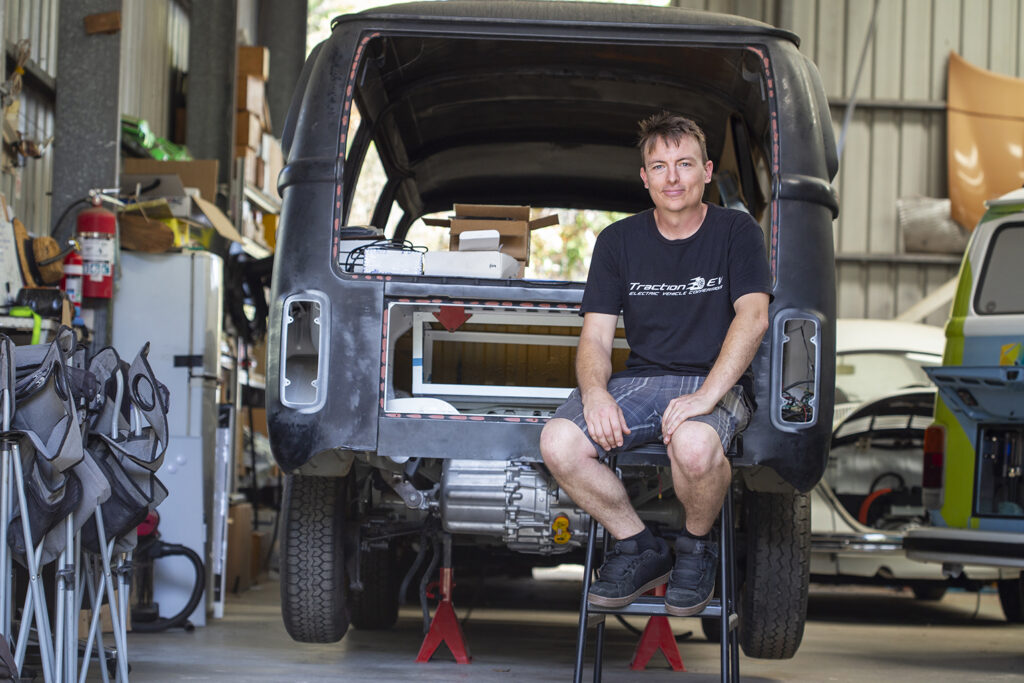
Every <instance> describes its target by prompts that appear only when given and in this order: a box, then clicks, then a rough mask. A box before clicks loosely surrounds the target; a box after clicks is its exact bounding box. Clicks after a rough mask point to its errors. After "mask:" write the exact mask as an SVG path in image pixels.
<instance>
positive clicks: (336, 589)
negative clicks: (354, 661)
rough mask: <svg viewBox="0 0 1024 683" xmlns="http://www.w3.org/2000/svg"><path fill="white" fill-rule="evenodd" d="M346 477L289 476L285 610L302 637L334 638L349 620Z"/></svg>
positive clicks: (288, 624) (293, 631)
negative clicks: (346, 563)
mask: <svg viewBox="0 0 1024 683" xmlns="http://www.w3.org/2000/svg"><path fill="white" fill-rule="evenodd" d="M342 483H343V480H342V479H340V478H334V477H305V476H300V475H289V476H287V477H286V478H285V483H284V499H283V501H282V510H283V513H284V515H283V517H282V527H281V529H282V531H281V534H282V536H281V615H282V616H283V618H284V626H285V629H286V630H287V631H288V635H290V636H291V637H292V638H294V639H295V640H297V641H299V642H302V643H335V642H337V641H339V640H341V638H342V637H343V636H344V635H345V631H347V630H348V625H349V611H348V604H347V597H348V586H347V584H346V580H345V550H344V537H343V535H342V528H343V526H344V521H345V520H344V493H343V488H342Z"/></svg>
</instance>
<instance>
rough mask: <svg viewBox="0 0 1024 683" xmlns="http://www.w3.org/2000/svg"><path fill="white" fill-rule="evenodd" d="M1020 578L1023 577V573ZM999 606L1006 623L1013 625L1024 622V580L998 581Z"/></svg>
mask: <svg viewBox="0 0 1024 683" xmlns="http://www.w3.org/2000/svg"><path fill="white" fill-rule="evenodd" d="M1021 576H1022V577H1024V573H1022V574H1021ZM999 604H1000V605H1001V606H1002V608H1003V614H1004V615H1006V620H1007V621H1009V622H1011V623H1013V624H1019V623H1021V622H1024V580H1022V579H1021V578H1016V579H1000V580H999Z"/></svg>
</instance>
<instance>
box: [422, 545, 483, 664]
mask: <svg viewBox="0 0 1024 683" xmlns="http://www.w3.org/2000/svg"><path fill="white" fill-rule="evenodd" d="M451 547H452V546H451V537H450V536H445V539H444V566H443V567H441V582H440V584H439V588H440V591H439V592H440V593H441V602H439V603H438V605H437V610H436V611H435V612H434V619H433V620H432V621H431V622H430V630H429V631H427V635H426V637H425V638H424V639H423V645H421V646H420V653H419V654H418V655H416V661H417V662H418V663H420V664H422V663H424V662H429V661H430V658H431V657H433V656H434V651H435V650H437V648H438V646H440V645H441V643H448V649H449V650H451V651H452V654H453V655H455V661H456V662H458V663H459V664H469V662H470V660H472V659H473V657H472V656H471V655H470V654H469V648H467V647H466V639H465V638H463V636H462V626H460V625H459V620H458V619H457V618H456V617H455V608H454V607H453V606H452V588H453V587H454V586H455V582H454V581H452V567H451V564H452V562H451V555H452V554H451ZM431 597H433V596H431Z"/></svg>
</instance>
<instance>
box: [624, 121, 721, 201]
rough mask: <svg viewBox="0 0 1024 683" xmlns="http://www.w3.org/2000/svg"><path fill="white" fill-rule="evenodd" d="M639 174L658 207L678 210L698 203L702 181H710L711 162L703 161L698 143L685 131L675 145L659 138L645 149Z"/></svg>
mask: <svg viewBox="0 0 1024 683" xmlns="http://www.w3.org/2000/svg"><path fill="white" fill-rule="evenodd" d="M640 177H641V178H643V181H644V185H645V186H646V187H647V189H648V190H649V191H650V193H651V199H652V200H654V206H655V208H657V209H658V210H659V211H663V212H672V213H674V212H677V211H684V210H687V209H691V208H694V207H698V206H700V202H701V198H702V197H703V196H704V185H706V184H707V183H709V182H711V162H710V161H708V162H706V163H705V162H702V158H701V153H700V145H699V144H698V143H697V141H696V140H695V139H693V137H691V136H689V135H684V136H683V137H682V139H681V140H680V141H679V144H678V145H675V144H673V143H672V142H671V141H670V140H665V139H662V138H659V139H657V140H656V141H655V143H654V145H653V146H652V147H651V148H650V149H649V150H648V151H647V158H646V165H645V166H644V167H643V168H641V169H640Z"/></svg>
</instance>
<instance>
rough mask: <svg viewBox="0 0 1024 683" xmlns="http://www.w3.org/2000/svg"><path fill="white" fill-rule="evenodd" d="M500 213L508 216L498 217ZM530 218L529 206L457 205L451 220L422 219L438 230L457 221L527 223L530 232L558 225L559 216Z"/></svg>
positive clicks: (554, 214) (498, 227)
mask: <svg viewBox="0 0 1024 683" xmlns="http://www.w3.org/2000/svg"><path fill="white" fill-rule="evenodd" d="M499 213H502V214H506V215H498V214H499ZM477 214H480V215H477ZM511 214H516V215H511ZM529 218H530V207H528V206H499V205H487V204H456V205H455V215H454V216H452V217H451V218H422V219H421V220H422V221H423V224H424V225H432V226H435V227H438V228H450V227H453V224H454V223H455V222H456V221H460V222H461V221H525V222H526V223H527V226H528V227H529V229H530V230H536V229H537V228H545V227H547V226H549V225H557V224H558V214H556V213H553V214H550V215H548V216H542V217H540V218H535V219H533V220H532V221H531V220H529ZM455 228H456V230H458V228H459V226H458V225H456V226H455ZM477 229H479V228H477ZM495 229H500V226H495Z"/></svg>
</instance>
